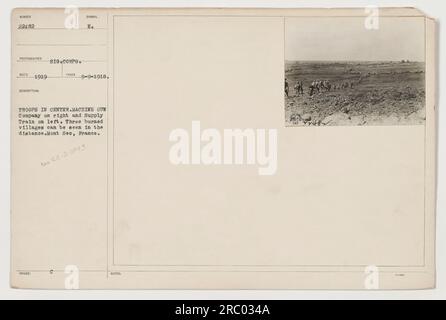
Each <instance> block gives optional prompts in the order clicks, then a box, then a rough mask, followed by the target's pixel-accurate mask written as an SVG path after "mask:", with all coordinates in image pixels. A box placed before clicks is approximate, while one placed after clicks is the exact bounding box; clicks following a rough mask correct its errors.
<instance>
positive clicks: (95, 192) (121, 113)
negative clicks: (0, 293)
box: [11, 8, 436, 289]
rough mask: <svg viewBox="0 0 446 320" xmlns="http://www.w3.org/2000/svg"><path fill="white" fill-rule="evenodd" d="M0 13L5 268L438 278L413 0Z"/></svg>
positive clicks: (330, 281) (319, 283)
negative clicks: (0, 32) (375, 6)
mask: <svg viewBox="0 0 446 320" xmlns="http://www.w3.org/2000/svg"><path fill="white" fill-rule="evenodd" d="M376 19H378V20H376ZM376 21H378V22H376ZM11 23H12V30H13V33H12V74H11V77H12V119H11V128H12V129H11V130H12V132H11V134H12V210H11V218H12V265H11V285H12V286H13V287H17V288H66V289H72V288H81V289H87V288H110V289H113V288H130V289H139V288H147V289H158V288H160V289H164V288H167V289H425V288H432V287H434V286H435V256H434V252H435V250H434V249H435V233H434V231H435V211H434V208H435V70H436V67H435V24H434V22H433V21H432V20H431V19H429V18H427V17H425V16H424V14H422V13H421V12H419V11H417V10H415V9H381V10H380V11H379V12H378V13H376V12H370V10H364V9H339V10H332V9H280V10H279V9H261V10H260V9H82V8H81V9H76V8H68V9H16V10H14V11H13V13H12V17H11ZM408 34H410V35H411V36H410V37H408V36H407V35H408Z"/></svg>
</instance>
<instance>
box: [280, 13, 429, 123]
mask: <svg viewBox="0 0 446 320" xmlns="http://www.w3.org/2000/svg"><path fill="white" fill-rule="evenodd" d="M373 19H376V21H371V22H370V21H366V20H365V18H359V17H323V18H311V19H310V18H306V19H305V18H300V19H295V18H288V19H286V21H285V83H284V91H285V118H286V119H285V125H286V126H287V127H293V126H366V125H422V124H424V121H425V94H426V91H425V57H424V55H425V34H424V27H423V24H424V20H423V19H422V18H418V17H404V18H399V17H379V16H376V17H373ZM373 23H375V24H373Z"/></svg>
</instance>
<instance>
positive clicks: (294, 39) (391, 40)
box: [285, 17, 425, 61]
mask: <svg viewBox="0 0 446 320" xmlns="http://www.w3.org/2000/svg"><path fill="white" fill-rule="evenodd" d="M424 25H425V24H424V18H422V17H421V18H420V17H417V18H411V17H405V18H395V17H391V18H389V17H387V18H386V17H382V18H380V20H379V27H380V28H379V30H367V29H366V28H365V26H364V18H344V17H343V18H332V17H330V18H302V17H299V18H287V19H286V22H285V59H286V60H349V61H353V60H355V61H358V60H359V61H382V60H385V61H400V60H403V59H404V60H407V59H409V60H411V61H424V60H425V58H424V56H425V53H424V49H425V48H424V43H425V41H424V35H425V28H424Z"/></svg>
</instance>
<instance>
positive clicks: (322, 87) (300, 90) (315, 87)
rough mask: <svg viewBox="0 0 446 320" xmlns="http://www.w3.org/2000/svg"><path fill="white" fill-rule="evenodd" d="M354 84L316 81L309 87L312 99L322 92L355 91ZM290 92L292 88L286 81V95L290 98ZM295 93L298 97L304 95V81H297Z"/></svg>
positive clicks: (349, 82) (351, 82) (350, 82)
mask: <svg viewBox="0 0 446 320" xmlns="http://www.w3.org/2000/svg"><path fill="white" fill-rule="evenodd" d="M353 87H354V82H353V81H343V82H341V83H335V84H332V83H331V82H330V81H329V80H315V81H313V82H311V84H310V86H309V94H310V97H311V96H313V95H314V94H316V93H321V92H329V91H331V90H333V91H335V90H342V89H353ZM289 91H290V86H289V84H288V80H287V79H285V94H286V96H287V97H288V96H289V93H290V92H289ZM294 92H295V94H296V96H300V95H303V94H304V84H303V82H302V81H296V83H295V85H294Z"/></svg>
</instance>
